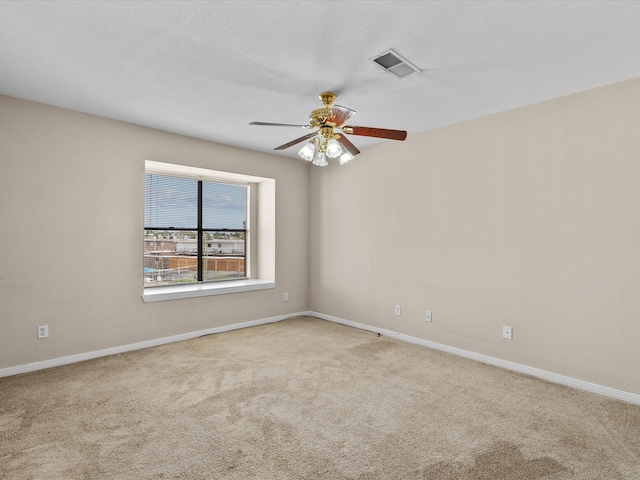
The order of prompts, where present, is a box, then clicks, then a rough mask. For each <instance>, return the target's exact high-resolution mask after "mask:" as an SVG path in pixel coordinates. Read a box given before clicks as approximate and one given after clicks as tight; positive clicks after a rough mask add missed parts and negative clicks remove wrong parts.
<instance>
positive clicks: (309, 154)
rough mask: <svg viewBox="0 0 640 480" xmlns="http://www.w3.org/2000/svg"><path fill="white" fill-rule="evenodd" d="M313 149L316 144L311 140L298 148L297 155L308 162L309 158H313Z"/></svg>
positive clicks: (314, 149)
mask: <svg viewBox="0 0 640 480" xmlns="http://www.w3.org/2000/svg"><path fill="white" fill-rule="evenodd" d="M315 151H316V146H315V145H314V144H313V142H309V143H307V144H305V145H304V147H302V148H301V149H300V151H299V152H298V155H300V157H301V158H302V159H303V160H306V161H307V162H310V161H311V160H313V154H314V153H315Z"/></svg>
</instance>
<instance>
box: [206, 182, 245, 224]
mask: <svg viewBox="0 0 640 480" xmlns="http://www.w3.org/2000/svg"><path fill="white" fill-rule="evenodd" d="M246 221H247V187H245V186H243V185H228V184H225V183H214V182H202V228H217V229H223V228H226V229H230V230H232V229H244V228H245V226H246Z"/></svg>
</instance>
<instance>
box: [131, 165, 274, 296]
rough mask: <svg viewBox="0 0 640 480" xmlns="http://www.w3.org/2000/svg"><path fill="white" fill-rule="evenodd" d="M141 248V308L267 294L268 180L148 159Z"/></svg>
mask: <svg viewBox="0 0 640 480" xmlns="http://www.w3.org/2000/svg"><path fill="white" fill-rule="evenodd" d="M258 205H259V207H260V208H258ZM142 243H143V246H144V247H143V278H144V282H143V285H144V292H143V295H142V298H143V300H144V301H145V302H155V301H162V300H173V299H179V298H188V297H195V296H204V295H220V294H226V293H236V292H246V291H251V290H262V289H266V288H274V287H275V180H274V179H270V178H264V177H257V176H252V175H244V174H236V173H229V172H221V171H215V170H207V169H202V168H196V167H187V166H184V165H174V164H168V163H160V162H154V161H150V160H147V161H146V162H145V182H144V240H143V242H142Z"/></svg>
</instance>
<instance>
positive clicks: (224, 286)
mask: <svg viewBox="0 0 640 480" xmlns="http://www.w3.org/2000/svg"><path fill="white" fill-rule="evenodd" d="M275 287H276V282H275V281H273V280H237V281H231V282H218V283H198V284H193V285H171V286H168V287H153V288H145V289H144V293H143V294H142V300H144V302H145V303H149V302H162V301H165V300H178V299H181V298H193V297H206V296H209V295H226V294H229V293H240V292H251V291H254V290H268V289H270V288H275Z"/></svg>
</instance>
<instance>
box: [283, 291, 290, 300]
mask: <svg viewBox="0 0 640 480" xmlns="http://www.w3.org/2000/svg"><path fill="white" fill-rule="evenodd" d="M282 300H284V301H285V302H288V301H289V294H288V293H287V292H284V294H283V295H282Z"/></svg>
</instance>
